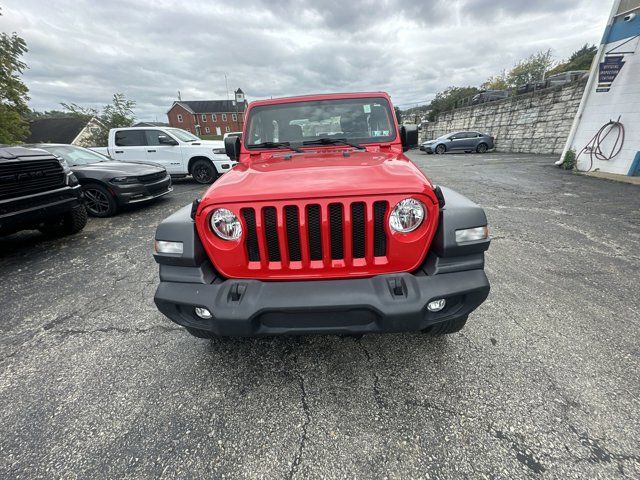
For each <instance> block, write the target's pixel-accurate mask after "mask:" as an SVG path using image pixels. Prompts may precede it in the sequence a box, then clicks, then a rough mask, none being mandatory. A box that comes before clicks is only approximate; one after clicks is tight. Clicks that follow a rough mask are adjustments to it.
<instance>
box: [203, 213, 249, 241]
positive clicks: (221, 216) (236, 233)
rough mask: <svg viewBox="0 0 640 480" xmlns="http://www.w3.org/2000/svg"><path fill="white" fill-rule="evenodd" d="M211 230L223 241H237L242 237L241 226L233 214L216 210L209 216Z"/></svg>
mask: <svg viewBox="0 0 640 480" xmlns="http://www.w3.org/2000/svg"><path fill="white" fill-rule="evenodd" d="M210 222H211V229H212V230H213V231H214V232H215V234H216V235H218V236H219V237H220V238H221V239H223V240H237V239H239V238H240V235H242V224H241V223H240V220H238V217H236V216H235V215H234V213H233V212H232V211H230V210H227V209H226V208H218V209H217V210H215V211H214V212H213V213H212V214H211V220H210Z"/></svg>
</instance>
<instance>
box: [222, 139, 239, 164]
mask: <svg viewBox="0 0 640 480" xmlns="http://www.w3.org/2000/svg"><path fill="white" fill-rule="evenodd" d="M224 153H226V154H227V157H229V158H230V159H231V160H236V161H237V160H238V157H239V156H240V137H227V138H225V139H224Z"/></svg>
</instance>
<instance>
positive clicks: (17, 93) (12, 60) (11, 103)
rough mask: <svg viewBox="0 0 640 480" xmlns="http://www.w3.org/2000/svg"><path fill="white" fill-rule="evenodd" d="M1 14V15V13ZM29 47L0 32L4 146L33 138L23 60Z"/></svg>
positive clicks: (0, 120)
mask: <svg viewBox="0 0 640 480" xmlns="http://www.w3.org/2000/svg"><path fill="white" fill-rule="evenodd" d="M0 15H1V13H0ZM26 52H27V44H26V43H25V41H24V40H23V39H22V38H20V37H19V36H18V35H17V34H16V33H15V32H14V33H12V34H11V35H9V34H7V33H0V143H16V142H20V141H22V140H24V139H25V138H26V137H27V135H29V128H28V126H27V122H26V121H25V119H24V117H25V115H26V114H27V113H28V112H29V107H28V106H27V101H28V100H29V96H28V93H29V89H28V88H27V86H26V85H25V84H24V82H23V81H22V72H24V70H25V69H26V68H27V65H26V64H25V63H24V62H23V61H22V60H21V58H22V56H23V55H24V54H25V53H26Z"/></svg>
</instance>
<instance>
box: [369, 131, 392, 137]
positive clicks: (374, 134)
mask: <svg viewBox="0 0 640 480" xmlns="http://www.w3.org/2000/svg"><path fill="white" fill-rule="evenodd" d="M371 136H372V137H388V136H389V130H374V131H372V132H371Z"/></svg>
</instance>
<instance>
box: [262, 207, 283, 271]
mask: <svg viewBox="0 0 640 480" xmlns="http://www.w3.org/2000/svg"><path fill="white" fill-rule="evenodd" d="M262 214H263V215H264V235H265V240H266V242H267V255H268V257H269V261H270V262H279V261H280V259H281V257H280V243H279V242H278V220H277V213H276V208H275V207H265V208H264V209H263V210H262Z"/></svg>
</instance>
